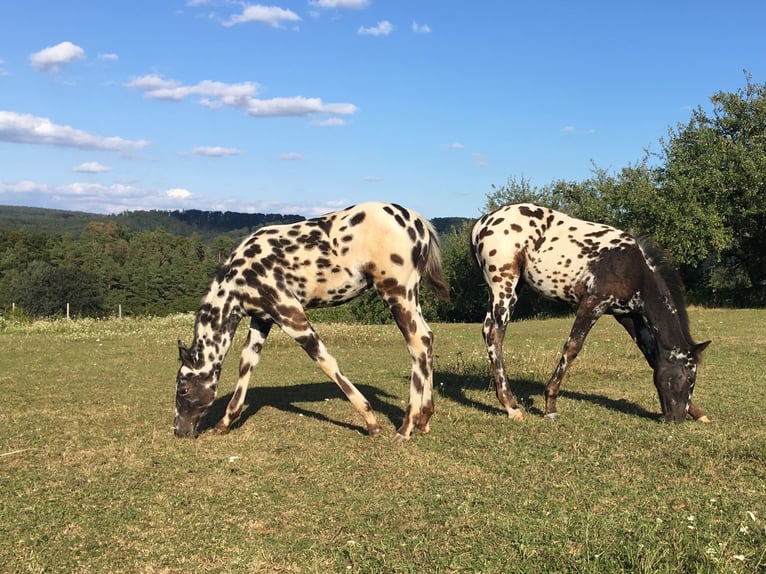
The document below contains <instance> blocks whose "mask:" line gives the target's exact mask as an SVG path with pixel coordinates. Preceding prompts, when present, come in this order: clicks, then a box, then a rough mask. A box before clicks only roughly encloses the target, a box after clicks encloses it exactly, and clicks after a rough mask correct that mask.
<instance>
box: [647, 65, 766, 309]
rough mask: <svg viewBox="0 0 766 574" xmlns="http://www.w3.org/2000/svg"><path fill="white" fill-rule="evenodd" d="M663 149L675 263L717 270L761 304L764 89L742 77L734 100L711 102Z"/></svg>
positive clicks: (718, 97) (765, 270)
mask: <svg viewBox="0 0 766 574" xmlns="http://www.w3.org/2000/svg"><path fill="white" fill-rule="evenodd" d="M710 100H711V102H712V104H713V110H712V114H711V115H708V114H707V113H706V112H705V111H704V110H703V109H702V108H701V107H699V108H697V109H696V110H695V111H694V112H693V114H692V118H691V120H690V121H689V123H688V124H686V125H679V126H677V128H676V129H675V130H670V131H669V139H668V140H667V141H662V144H663V149H662V159H663V160H664V168H663V170H662V179H663V181H662V190H663V195H664V197H665V200H666V201H665V205H666V206H667V207H668V208H669V209H670V216H669V217H667V219H666V221H665V222H664V223H665V225H666V226H667V231H666V233H668V234H670V235H672V237H673V238H674V239H676V240H678V241H679V243H680V244H679V245H678V246H677V248H676V250H675V255H676V257H677V258H678V259H679V261H681V262H682V263H686V264H689V265H700V264H703V263H704V264H706V265H707V267H709V268H711V269H714V268H715V267H716V266H717V265H718V264H720V263H723V265H725V267H726V268H727V269H728V270H729V271H730V272H731V274H733V275H739V276H741V277H743V279H745V281H744V283H743V284H742V285H740V286H739V287H742V288H745V289H747V291H748V292H749V293H750V295H751V297H752V300H753V302H755V303H758V304H760V305H763V304H766V86H765V85H764V84H755V83H753V82H752V78H751V77H750V76H749V75H748V76H747V83H746V86H745V87H744V88H741V89H739V90H737V91H736V92H735V93H727V92H718V93H716V94H715V95H713V96H712V97H711V98H710Z"/></svg>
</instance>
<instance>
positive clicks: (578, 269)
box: [524, 249, 589, 303]
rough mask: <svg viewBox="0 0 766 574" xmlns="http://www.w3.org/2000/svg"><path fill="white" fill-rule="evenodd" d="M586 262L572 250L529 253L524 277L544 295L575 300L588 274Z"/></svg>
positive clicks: (562, 299)
mask: <svg viewBox="0 0 766 574" xmlns="http://www.w3.org/2000/svg"><path fill="white" fill-rule="evenodd" d="M586 264H587V261H586V260H585V259H584V258H578V257H577V255H576V254H575V251H574V250H571V251H569V250H566V249H564V250H557V251H555V253H554V252H553V251H551V252H547V253H542V254H539V253H538V254H532V255H528V258H527V265H526V267H525V270H524V280H525V281H526V283H527V285H529V286H530V287H531V288H532V289H533V290H534V291H536V292H537V293H539V294H540V295H542V296H543V297H547V298H549V299H556V300H559V301H566V302H568V303H577V302H578V301H579V298H580V295H581V293H582V285H583V283H584V282H586V281H587V279H588V276H589V271H588V269H587V266H586Z"/></svg>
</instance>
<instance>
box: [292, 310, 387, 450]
mask: <svg viewBox="0 0 766 574" xmlns="http://www.w3.org/2000/svg"><path fill="white" fill-rule="evenodd" d="M287 315H289V319H288V317H287ZM278 324H279V326H280V327H281V328H282V330H283V331H284V332H285V333H286V334H287V335H289V336H290V337H292V339H293V340H294V341H295V342H296V343H298V344H299V345H300V346H301V348H302V349H303V350H304V351H306V353H307V354H308V356H309V357H311V358H312V359H313V360H314V362H315V363H316V364H317V365H318V366H319V368H320V369H322V372H323V373H324V374H325V375H327V376H328V377H330V379H331V380H333V381H335V384H337V385H338V386H339V387H340V390H342V391H343V394H345V395H346V398H348V400H349V401H351V404H352V405H353V406H354V408H355V409H356V411H357V412H358V413H359V414H360V415H362V416H363V417H364V420H365V422H366V423H367V434H368V435H370V436H378V435H379V434H380V424H379V423H378V420H377V419H376V418H375V413H374V412H373V410H372V405H370V401H368V400H367V398H366V397H365V396H364V395H363V394H362V393H361V392H360V391H359V389H357V388H356V387H355V386H354V384H353V383H352V382H351V381H350V380H349V379H348V377H346V375H344V374H343V373H342V372H341V371H340V368H339V367H338V361H336V360H335V357H333V356H332V355H331V354H330V352H329V351H328V350H327V347H325V344H324V342H323V341H322V339H320V338H319V335H317V332H316V331H315V330H314V328H313V327H312V326H311V324H310V323H309V320H308V318H307V317H306V315H305V313H304V312H303V310H302V309H301V308H298V307H293V308H292V309H290V313H288V314H286V316H285V317H281V320H280V321H279V322H278Z"/></svg>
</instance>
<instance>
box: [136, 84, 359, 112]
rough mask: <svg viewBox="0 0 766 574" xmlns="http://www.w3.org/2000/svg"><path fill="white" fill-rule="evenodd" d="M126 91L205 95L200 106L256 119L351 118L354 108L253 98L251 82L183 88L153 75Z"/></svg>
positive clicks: (163, 96)
mask: <svg viewBox="0 0 766 574" xmlns="http://www.w3.org/2000/svg"><path fill="white" fill-rule="evenodd" d="M127 86H128V87H129V88H135V89H138V90H142V91H143V92H144V96H145V97H147V98H152V99H157V100H168V101H174V102H178V101H181V100H183V99H184V98H186V97H188V96H192V95H198V96H204V97H202V98H200V100H199V103H200V104H201V105H203V106H206V107H209V108H220V107H223V106H229V107H233V108H237V109H240V110H244V111H246V112H247V113H248V114H249V115H251V116H256V117H276V116H307V115H310V114H316V113H326V114H338V115H350V114H353V113H356V111H357V107H356V106H355V105H354V104H349V103H325V102H323V101H322V100H321V98H306V97H303V96H294V97H289V98H272V99H270V100H262V99H258V98H255V97H254V96H255V94H256V93H257V92H258V85H257V84H255V83H253V82H243V83H239V84H225V83H223V82H213V81H210V80H204V81H202V82H199V83H198V84H195V85H193V86H184V85H182V84H181V83H180V82H178V81H176V80H168V79H165V78H163V77H162V76H158V75H156V74H149V75H146V76H141V77H138V78H133V79H132V80H131V81H130V82H128V84H127Z"/></svg>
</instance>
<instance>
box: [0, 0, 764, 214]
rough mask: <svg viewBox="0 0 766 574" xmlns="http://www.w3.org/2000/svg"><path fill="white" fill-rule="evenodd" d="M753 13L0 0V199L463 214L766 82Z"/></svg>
mask: <svg viewBox="0 0 766 574" xmlns="http://www.w3.org/2000/svg"><path fill="white" fill-rule="evenodd" d="M764 22H766V2H762V1H761V0H750V1H742V0H731V1H730V2H727V3H721V2H712V1H708V0H697V1H694V2H692V1H686V0H644V1H643V2H640V3H639V2H620V1H614V0H609V1H606V0H604V1H588V0H582V1H579V2H575V1H572V0H570V1H559V0H549V1H539V2H519V1H516V0H494V1H482V0H474V1H470V2H469V1H467V0H464V1H456V0H440V1H435V0H431V1H428V0H302V1H292V0H264V2H263V3H256V2H246V1H245V2H242V1H237V2H235V1H230V0H159V1H158V0H151V1H149V0H130V1H125V0H109V1H105V0H90V1H85V0H67V1H66V2H64V1H57V2H51V1H50V0H44V1H42V0H24V1H23V2H20V1H9V0H6V1H0V205H21V206H30V207H48V208H55V209H66V210H74V211H86V212H91V213H120V212H123V211H132V210H152V209H159V210H185V209H202V210H216V211H240V212H261V213H285V214H299V215H304V216H307V217H311V216H315V215H319V214H322V213H326V212H328V211H333V210H335V209H341V208H344V207H347V206H348V205H352V204H356V203H360V202H363V201H370V200H376V201H391V202H396V203H400V204H402V205H404V206H407V207H410V208H413V209H415V210H417V211H419V212H421V213H422V214H423V215H425V216H426V217H428V218H434V217H476V216H478V215H479V214H480V212H481V210H482V208H483V207H484V205H485V204H486V199H487V194H490V193H492V191H493V189H494V187H493V186H495V187H500V186H503V185H505V184H506V183H507V182H508V180H509V178H510V179H515V180H516V181H519V180H520V179H521V178H523V179H526V180H528V181H529V182H530V183H531V184H532V185H533V186H544V185H547V184H549V183H552V182H554V181H557V180H568V181H582V180H584V179H587V178H589V177H590V176H591V175H592V174H593V171H592V170H593V169H594V166H595V167H597V168H598V169H606V170H609V172H610V173H617V172H618V171H619V170H620V169H621V168H623V167H626V166H628V165H631V164H635V163H637V162H639V161H641V160H642V159H643V158H644V155H645V153H646V151H647V150H648V151H649V152H654V153H656V152H659V151H660V150H661V144H660V140H661V139H662V138H667V136H668V130H669V129H673V128H677V126H678V125H679V124H685V123H687V122H688V121H689V119H690V118H691V113H692V110H693V109H696V108H697V107H699V106H701V107H702V108H703V109H705V110H706V111H711V109H712V108H711V105H710V96H712V95H713V94H715V93H716V92H719V91H725V92H735V91H737V90H738V89H740V88H743V87H744V86H745V85H746V75H745V71H747V73H749V74H751V75H752V81H753V82H755V83H764V82H766V33H764Z"/></svg>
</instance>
